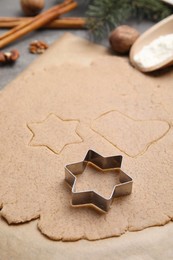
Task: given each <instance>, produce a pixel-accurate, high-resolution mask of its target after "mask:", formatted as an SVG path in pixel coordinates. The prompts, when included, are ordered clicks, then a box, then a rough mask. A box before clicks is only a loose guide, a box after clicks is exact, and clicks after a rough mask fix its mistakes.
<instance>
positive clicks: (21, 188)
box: [0, 35, 173, 241]
mask: <svg viewBox="0 0 173 260" xmlns="http://www.w3.org/2000/svg"><path fill="white" fill-rule="evenodd" d="M68 44H69V45H68ZM68 46H73V48H68ZM172 80H173V71H172V70H170V71H167V73H165V74H162V75H160V76H155V77H152V76H147V75H143V74H141V73H140V72H138V71H136V70H135V69H133V68H132V67H131V66H130V65H129V63H128V61H127V60H126V59H124V58H119V57H116V56H111V55H109V54H107V53H106V50H105V49H104V48H103V47H97V46H95V45H92V44H90V43H88V42H87V41H85V40H81V39H78V38H77V37H74V36H71V35H66V36H64V38H62V39H61V40H60V41H58V42H57V43H56V44H55V45H54V46H52V48H50V49H49V50H48V51H47V52H46V53H45V54H44V55H43V56H42V57H40V58H39V59H38V60H37V61H36V62H34V64H33V65H31V66H30V67H29V68H28V69H27V70H26V71H25V72H24V73H22V74H21V75H20V76H19V77H18V78H17V79H16V80H14V81H13V82H12V83H11V84H10V85H9V86H7V87H6V88H5V89H4V90H3V91H2V92H1V95H0V128H1V134H0V206H1V208H2V209H1V215H2V217H3V218H5V219H6V220H7V222H8V223H9V224H12V223H24V222H27V221H30V220H33V219H37V218H38V228H39V230H40V231H41V232H42V233H43V234H44V235H46V236H47V237H49V238H50V239H53V240H63V241H74V240H79V239H82V238H85V239H88V240H97V239H101V238H107V237H113V236H119V235H121V234H123V233H125V231H127V230H129V231H137V230H142V229H144V228H146V227H150V226H156V225H164V224H166V223H167V222H170V221H171V220H172V218H173V199H172V198H173V189H172V187H173V178H172V175H173V173H172V169H173V160H172V158H173V128H172V124H173V117H172V115H173V107H172V106H171V105H170V104H171V102H172V97H173V89H172ZM163 101H164V103H163ZM57 124H58V125H57ZM58 129H60V132H58ZM67 133H68V136H67ZM89 149H93V150H95V151H97V152H98V153H99V154H102V155H103V156H111V155H118V154H121V155H123V166H122V170H123V171H125V172H126V173H127V174H129V175H130V176H131V177H132V178H133V180H134V185H133V192H132V194H131V195H130V196H125V197H122V198H118V199H115V200H114V202H113V204H112V207H111V209H110V211H109V212H108V214H99V213H98V212H97V211H95V210H94V209H92V208H87V207H82V208H73V207H72V206H71V205H70V198H71V193H70V189H69V187H68V186H67V185H66V184H65V183H64V166H65V165H66V164H68V163H73V162H78V161H81V160H83V158H84V156H85V154H86V152H87V151H88V150H89ZM85 177H86V176H85ZM97 177H98V176H97ZM97 177H94V175H93V177H92V180H91V179H90V180H89V181H90V182H94V181H95V180H96V179H97ZM105 178H106V175H105ZM84 180H85V181H86V178H84ZM80 182H82V176H80ZM106 183H108V182H106V181H104V180H103V182H102V183H100V186H99V191H100V192H102V191H103V193H106V194H107V192H109V185H108V186H107V185H106ZM90 185H91V183H90ZM16 228H17V227H16Z"/></svg>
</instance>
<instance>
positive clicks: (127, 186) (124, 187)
mask: <svg viewBox="0 0 173 260" xmlns="http://www.w3.org/2000/svg"><path fill="white" fill-rule="evenodd" d="M89 163H90V164H92V165H93V166H95V167H97V168H98V169H99V170H102V171H107V170H118V175H119V182H120V183H119V184H116V185H115V186H114V187H113V190H112V192H111V195H110V197H109V198H105V197H103V196H101V195H99V194H98V193H96V192H94V191H93V190H87V191H82V192H76V190H75V184H76V180H77V178H76V175H78V174H81V173H83V172H84V170H85V168H86V166H87V165H88V164H89ZM121 163H122V156H121V155H118V156H111V157H102V156H101V155H99V154H98V153H96V152H94V151H92V150H89V151H88V153H87V154H86V156H85V158H84V160H83V161H82V162H77V163H73V164H69V165H66V166H65V181H66V182H67V183H68V184H69V185H70V186H71V188H72V205H73V206H77V205H85V204H93V205H94V206H96V207H97V208H98V209H100V210H102V211H104V212H107V211H108V210H109V208H110V205H111V203H112V201H113V199H114V198H116V197H119V196H124V195H129V194H130V193H131V192H132V183H133V180H132V178H131V177H130V176H128V175H127V174H126V173H125V172H123V171H122V170H121V169H120V168H121ZM115 174H116V172H115Z"/></svg>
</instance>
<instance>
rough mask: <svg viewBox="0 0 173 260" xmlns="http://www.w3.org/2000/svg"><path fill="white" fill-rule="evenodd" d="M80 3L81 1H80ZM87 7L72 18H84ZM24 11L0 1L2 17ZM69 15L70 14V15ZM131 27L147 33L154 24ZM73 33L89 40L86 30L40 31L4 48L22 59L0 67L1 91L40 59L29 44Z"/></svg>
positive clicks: (11, 0)
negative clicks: (30, 50)
mask: <svg viewBox="0 0 173 260" xmlns="http://www.w3.org/2000/svg"><path fill="white" fill-rule="evenodd" d="M78 2H79V3H80V2H81V1H78ZM55 4H56V2H55V1H54V0H49V1H46V6H45V9H47V8H50V7H51V6H53V5H55ZM84 8H86V6H84V7H83V5H82V6H81V5H80V4H79V7H78V8H77V9H76V10H74V11H72V12H71V13H70V14H71V15H72V16H84V11H85V9H84ZM22 15H23V14H22V11H21V7H20V0H1V1H0V16H22ZM68 15H69V14H68ZM128 24H129V25H132V26H134V27H135V28H137V29H138V30H139V31H140V32H143V31H145V30H146V29H147V28H149V27H150V26H151V25H152V23H150V22H142V23H137V22H135V21H131V22H128ZM5 31H6V30H5V29H0V34H2V33H4V32H5ZM67 31H68V32H73V33H74V34H76V35H78V36H80V37H84V38H87V39H89V37H90V36H89V34H88V32H87V31H86V30H62V29H61V30H50V29H44V30H38V31H34V32H32V33H29V34H28V35H25V36H24V37H22V38H21V39H19V40H17V41H15V42H14V43H12V44H11V45H9V46H7V47H6V48H4V50H6V51H8V50H10V49H15V48H16V49H18V50H19V52H20V58H19V59H18V61H17V62H16V63H15V64H13V65H0V79H1V80H0V89H2V88H3V87H5V86H6V85H7V84H8V83H9V82H10V81H11V80H13V79H14V78H15V77H16V76H17V75H18V74H19V73H20V72H22V71H23V70H24V69H25V68H26V67H27V66H28V65H29V64H30V63H31V62H32V61H33V60H34V59H36V58H37V57H38V55H34V54H31V53H29V51H28V46H29V43H30V42H32V41H33V40H43V41H45V42H47V43H48V44H51V43H53V42H54V41H55V40H57V39H58V38H59V37H60V36H61V35H62V34H63V33H64V32H67ZM100 43H101V44H103V45H105V46H108V41H107V39H104V40H103V41H102V42H100Z"/></svg>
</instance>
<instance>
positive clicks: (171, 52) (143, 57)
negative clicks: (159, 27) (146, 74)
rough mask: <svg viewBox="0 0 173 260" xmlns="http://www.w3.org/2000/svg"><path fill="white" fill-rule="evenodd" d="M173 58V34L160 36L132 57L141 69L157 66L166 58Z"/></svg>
mask: <svg viewBox="0 0 173 260" xmlns="http://www.w3.org/2000/svg"><path fill="white" fill-rule="evenodd" d="M170 57H172V58H173V34H167V35H164V36H160V37H159V38H157V39H156V40H154V41H152V42H151V43H150V44H148V45H146V46H144V47H143V48H142V50H141V51H140V52H139V53H137V54H136V55H135V56H134V60H135V62H136V63H137V64H138V65H140V66H141V67H143V68H148V67H151V66H154V65H157V64H159V63H161V62H163V61H164V60H166V59H167V58H170Z"/></svg>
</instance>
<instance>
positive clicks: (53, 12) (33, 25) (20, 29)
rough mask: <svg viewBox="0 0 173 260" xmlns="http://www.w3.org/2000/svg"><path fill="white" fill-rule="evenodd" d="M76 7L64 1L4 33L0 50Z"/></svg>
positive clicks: (67, 0) (72, 2) (71, 0)
mask: <svg viewBox="0 0 173 260" xmlns="http://www.w3.org/2000/svg"><path fill="white" fill-rule="evenodd" d="M76 6H77V3H76V2H74V1H73V0H65V1H64V2H63V3H62V4H59V5H56V6H54V7H52V8H50V9H49V10H47V11H45V12H44V13H42V14H39V15H37V16H35V17H34V18H33V19H32V20H31V21H26V22H23V23H22V24H20V25H18V26H16V27H14V28H13V29H11V30H10V31H8V32H7V33H4V34H3V35H2V36H0V48H3V47H5V46H6V45H8V44H9V43H11V42H13V41H15V40H17V39H18V38H20V37H22V36H23V35H25V34H27V33H29V32H32V31H33V30H36V29H38V28H40V27H42V26H43V25H45V24H47V23H49V22H51V21H53V20H54V19H55V18H56V17H57V16H59V15H61V14H63V13H66V12H69V11H70V10H72V9H74V8H75V7H76Z"/></svg>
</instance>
